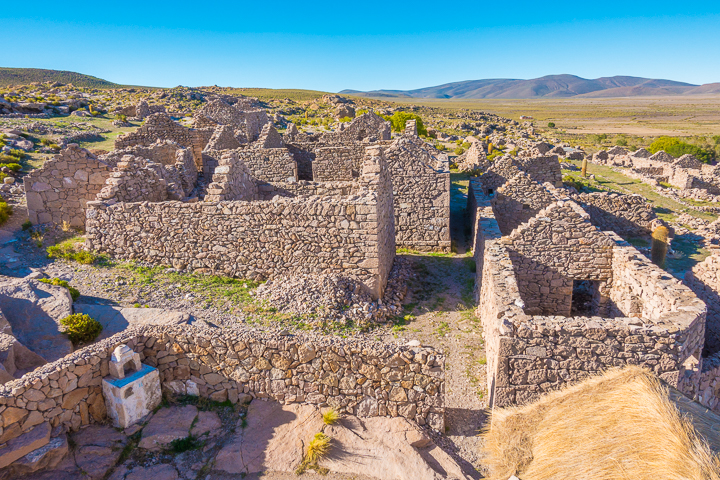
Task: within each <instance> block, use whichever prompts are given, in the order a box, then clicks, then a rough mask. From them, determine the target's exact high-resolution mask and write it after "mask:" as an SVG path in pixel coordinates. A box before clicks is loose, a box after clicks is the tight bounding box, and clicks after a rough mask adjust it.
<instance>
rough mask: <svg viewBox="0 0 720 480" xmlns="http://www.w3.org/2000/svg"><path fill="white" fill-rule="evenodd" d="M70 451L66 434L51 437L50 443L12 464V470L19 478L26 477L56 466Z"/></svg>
mask: <svg viewBox="0 0 720 480" xmlns="http://www.w3.org/2000/svg"><path fill="white" fill-rule="evenodd" d="M67 453H68V440H67V436H66V435H60V436H57V437H55V438H51V439H50V441H49V442H48V443H46V444H45V445H43V446H42V447H40V448H37V449H35V450H33V451H32V452H30V453H28V454H27V455H25V456H24V457H22V458H21V459H20V460H17V461H16V462H15V463H13V464H12V467H11V468H12V471H13V473H14V474H15V475H17V477H18V478H24V477H25V476H27V475H28V474H30V473H34V472H37V471H39V470H45V469H51V468H55V467H56V466H57V465H58V463H60V461H61V460H62V459H63V458H65V455H67Z"/></svg>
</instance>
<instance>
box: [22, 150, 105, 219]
mask: <svg viewBox="0 0 720 480" xmlns="http://www.w3.org/2000/svg"><path fill="white" fill-rule="evenodd" d="M110 171H111V168H110V166H109V165H107V164H105V163H104V162H102V161H99V160H98V159H97V158H95V157H94V156H93V155H92V154H91V153H90V152H88V151H87V150H85V149H83V148H80V147H78V146H77V145H76V144H70V145H68V146H67V147H66V148H65V149H63V150H62V151H61V152H60V154H58V155H56V156H55V157H53V158H51V159H50V160H48V161H46V162H45V164H44V165H43V166H42V168H38V169H36V170H32V171H31V172H30V173H28V174H27V175H26V176H25V178H24V180H23V182H24V186H25V192H26V193H25V197H26V199H27V208H28V218H29V219H30V221H31V222H32V223H34V224H39V223H50V222H52V223H55V224H62V223H63V222H68V223H70V225H71V226H73V227H80V228H82V227H84V226H85V204H86V203H87V202H88V201H92V200H95V196H96V195H97V194H98V192H100V190H101V189H102V188H103V186H104V185H105V180H106V179H107V178H108V177H109V176H110Z"/></svg>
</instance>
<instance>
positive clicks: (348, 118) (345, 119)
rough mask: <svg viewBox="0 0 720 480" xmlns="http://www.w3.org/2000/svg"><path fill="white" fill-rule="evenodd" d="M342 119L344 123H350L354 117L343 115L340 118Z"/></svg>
mask: <svg viewBox="0 0 720 480" xmlns="http://www.w3.org/2000/svg"><path fill="white" fill-rule="evenodd" d="M340 121H341V122H342V123H348V122H352V118H350V117H342V118H341V119H340Z"/></svg>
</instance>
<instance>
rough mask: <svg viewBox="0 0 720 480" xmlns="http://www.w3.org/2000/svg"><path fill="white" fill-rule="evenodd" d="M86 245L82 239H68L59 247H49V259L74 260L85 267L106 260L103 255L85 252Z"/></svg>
mask: <svg viewBox="0 0 720 480" xmlns="http://www.w3.org/2000/svg"><path fill="white" fill-rule="evenodd" d="M84 243H85V240H84V239H83V238H82V237H72V238H68V239H67V240H64V241H62V242H60V243H58V244H57V245H52V246H50V247H47V254H48V257H49V258H63V259H65V260H72V261H74V262H77V263H82V264H84V265H92V264H93V263H96V262H98V261H101V260H104V259H105V257H103V256H102V255H98V254H96V253H93V252H88V251H87V250H83V244H84Z"/></svg>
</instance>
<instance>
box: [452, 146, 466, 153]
mask: <svg viewBox="0 0 720 480" xmlns="http://www.w3.org/2000/svg"><path fill="white" fill-rule="evenodd" d="M453 152H454V153H455V155H462V154H463V153H465V149H463V148H462V147H457V148H456V149H455V150H454V151H453Z"/></svg>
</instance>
